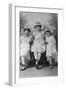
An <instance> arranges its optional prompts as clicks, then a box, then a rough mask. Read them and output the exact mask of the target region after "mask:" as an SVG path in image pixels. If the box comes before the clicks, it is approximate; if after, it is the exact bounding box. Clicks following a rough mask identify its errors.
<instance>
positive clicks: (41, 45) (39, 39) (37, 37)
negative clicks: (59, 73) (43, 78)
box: [31, 22, 45, 69]
mask: <svg viewBox="0 0 66 90" xmlns="http://www.w3.org/2000/svg"><path fill="white" fill-rule="evenodd" d="M34 29H35V30H34V32H33V37H34V40H33V45H32V47H31V51H32V52H34V57H35V60H36V68H37V69H38V68H39V67H38V62H39V60H40V57H41V54H42V53H43V52H45V40H44V31H42V29H41V24H40V22H37V23H36V25H35V27H34Z"/></svg>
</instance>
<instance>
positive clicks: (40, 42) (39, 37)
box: [31, 31, 45, 53]
mask: <svg viewBox="0 0 66 90" xmlns="http://www.w3.org/2000/svg"><path fill="white" fill-rule="evenodd" d="M33 36H34V41H33V45H32V47H31V51H32V52H40V53H42V52H44V51H45V41H44V32H43V31H40V32H39V31H35V32H34V33H33Z"/></svg>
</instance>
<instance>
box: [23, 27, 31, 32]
mask: <svg viewBox="0 0 66 90" xmlns="http://www.w3.org/2000/svg"><path fill="white" fill-rule="evenodd" d="M26 30H27V31H29V32H31V30H30V29H29V28H25V29H24V30H23V31H24V32H25V31H26Z"/></svg>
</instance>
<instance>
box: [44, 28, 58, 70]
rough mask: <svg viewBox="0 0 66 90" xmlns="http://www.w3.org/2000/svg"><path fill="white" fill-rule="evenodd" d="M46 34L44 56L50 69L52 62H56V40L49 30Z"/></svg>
mask: <svg viewBox="0 0 66 90" xmlns="http://www.w3.org/2000/svg"><path fill="white" fill-rule="evenodd" d="M45 34H46V57H47V61H48V62H49V64H50V69H52V68H53V62H57V50H56V40H55V38H54V35H53V34H52V33H51V31H50V30H48V31H46V32H45Z"/></svg>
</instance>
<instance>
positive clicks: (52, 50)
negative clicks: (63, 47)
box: [46, 36, 57, 57]
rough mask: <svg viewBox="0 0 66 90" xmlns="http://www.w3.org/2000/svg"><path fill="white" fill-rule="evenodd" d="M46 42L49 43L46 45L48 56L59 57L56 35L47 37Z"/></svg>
mask: <svg viewBox="0 0 66 90" xmlns="http://www.w3.org/2000/svg"><path fill="white" fill-rule="evenodd" d="M46 42H47V43H48V44H47V46H46V56H47V57H48V56H52V55H56V57H57V50H56V41H55V38H54V36H50V37H46Z"/></svg>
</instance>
